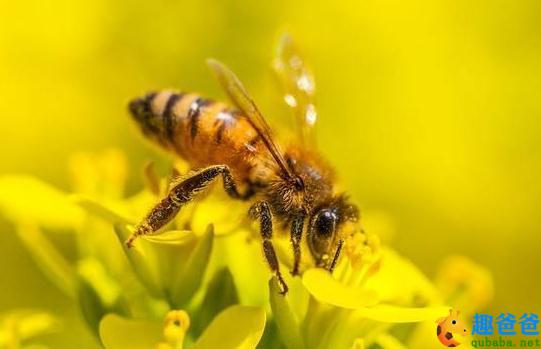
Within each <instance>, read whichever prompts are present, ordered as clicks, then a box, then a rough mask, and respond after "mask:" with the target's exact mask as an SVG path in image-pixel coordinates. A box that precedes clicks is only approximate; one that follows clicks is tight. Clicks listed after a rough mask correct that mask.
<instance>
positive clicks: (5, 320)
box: [0, 309, 61, 348]
mask: <svg viewBox="0 0 541 349" xmlns="http://www.w3.org/2000/svg"><path fill="white" fill-rule="evenodd" d="M0 323H1V324H3V325H4V326H3V328H2V329H0V348H6V347H9V345H10V344H12V343H10V344H7V343H6V341H7V340H8V338H10V337H12V336H15V338H16V340H17V341H19V342H25V341H26V340H28V339H31V338H34V337H37V336H41V335H44V334H49V333H53V332H56V331H59V330H60V328H61V324H60V322H59V321H58V319H57V318H55V317H53V316H52V315H50V314H49V313H46V312H42V311H39V310H29V309H27V310H15V311H11V312H9V313H4V314H2V315H1V316H0ZM7 331H10V332H12V331H13V332H12V333H7Z"/></svg>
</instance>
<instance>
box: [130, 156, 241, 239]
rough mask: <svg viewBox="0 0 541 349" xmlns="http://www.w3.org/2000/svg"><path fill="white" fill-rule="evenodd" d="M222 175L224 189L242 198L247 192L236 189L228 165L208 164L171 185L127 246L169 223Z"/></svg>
mask: <svg viewBox="0 0 541 349" xmlns="http://www.w3.org/2000/svg"><path fill="white" fill-rule="evenodd" d="M219 175H221V176H222V179H223V183H224V189H225V191H226V192H227V193H228V194H229V195H230V196H232V197H234V198H239V199H242V198H244V197H245V196H246V195H247V194H241V193H239V192H238V191H237V186H236V185H235V182H234V180H233V176H231V172H230V171H229V167H227V166H225V165H215V166H209V167H206V168H204V169H202V170H199V171H197V172H195V173H193V174H192V175H191V176H189V177H187V178H184V179H182V181H179V182H178V183H175V184H173V185H172V186H171V189H170V190H169V192H168V193H167V196H166V197H165V198H164V199H163V200H162V201H160V202H159V203H158V204H157V205H156V206H154V207H153V208H152V209H151V210H150V212H149V213H148V214H147V216H146V217H145V219H144V220H143V221H142V222H141V223H140V224H139V225H138V226H137V227H136V228H135V231H134V232H133V234H132V235H131V236H130V237H129V238H128V240H127V241H126V245H127V246H128V247H132V246H133V242H134V241H135V239H137V237H139V236H141V235H147V234H152V233H154V232H156V231H157V230H158V229H160V228H161V227H163V226H164V225H165V224H167V223H169V222H170V221H171V220H172V219H173V218H174V217H175V216H176V215H177V213H178V212H179V211H180V209H181V208H182V206H184V205H185V204H186V203H188V202H190V201H191V200H192V199H193V198H194V197H195V196H196V195H197V194H198V193H199V192H200V191H201V190H203V189H204V188H205V187H207V186H208V185H209V184H210V183H211V182H212V181H213V180H214V179H216V177H218V176H219Z"/></svg>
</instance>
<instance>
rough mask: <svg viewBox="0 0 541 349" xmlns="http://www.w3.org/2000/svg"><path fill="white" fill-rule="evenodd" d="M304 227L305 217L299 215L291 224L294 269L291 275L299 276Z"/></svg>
mask: <svg viewBox="0 0 541 349" xmlns="http://www.w3.org/2000/svg"><path fill="white" fill-rule="evenodd" d="M303 225H304V215H298V216H295V218H293V221H292V222H291V231H290V240H291V246H292V247H293V257H294V260H293V269H291V275H299V264H300V262H301V239H302V228H303Z"/></svg>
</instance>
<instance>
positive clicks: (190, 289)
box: [171, 225, 214, 308]
mask: <svg viewBox="0 0 541 349" xmlns="http://www.w3.org/2000/svg"><path fill="white" fill-rule="evenodd" d="M213 243H214V228H213V226H212V225H209V226H208V227H207V231H206V232H205V234H203V236H202V237H201V238H200V239H199V242H198V243H197V246H195V249H194V250H193V252H192V253H191V255H190V258H189V259H188V262H187V263H186V265H184V268H183V270H182V274H181V275H180V277H178V278H177V279H176V280H172V281H173V283H172V290H171V301H172V303H173V305H174V306H175V307H177V308H179V307H182V306H184V305H185V304H186V303H187V302H188V301H189V300H190V299H191V298H192V296H193V295H194V294H195V292H196V291H197V290H198V289H199V287H200V286H201V283H202V282H203V278H204V276H205V271H206V269H207V265H208V262H209V259H210V254H211V252H212V246H213Z"/></svg>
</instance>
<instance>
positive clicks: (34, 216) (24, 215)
mask: <svg viewBox="0 0 541 349" xmlns="http://www.w3.org/2000/svg"><path fill="white" fill-rule="evenodd" d="M0 211H1V212H2V214H4V215H5V216H6V217H7V218H8V219H10V220H11V221H12V222H14V223H15V224H17V223H22V222H34V223H37V224H38V225H39V226H40V227H44V228H50V229H70V228H76V227H79V226H80V225H81V223H82V222H83V219H84V212H83V210H81V209H80V208H79V207H78V206H77V205H75V204H73V203H72V202H71V201H70V200H69V198H68V196H67V195H66V194H64V193H63V192H61V191H60V190H58V189H56V188H54V187H53V186H51V185H49V184H47V183H45V182H42V181H41V180H39V179H36V178H34V177H31V176H16V175H7V176H2V177H0Z"/></svg>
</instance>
